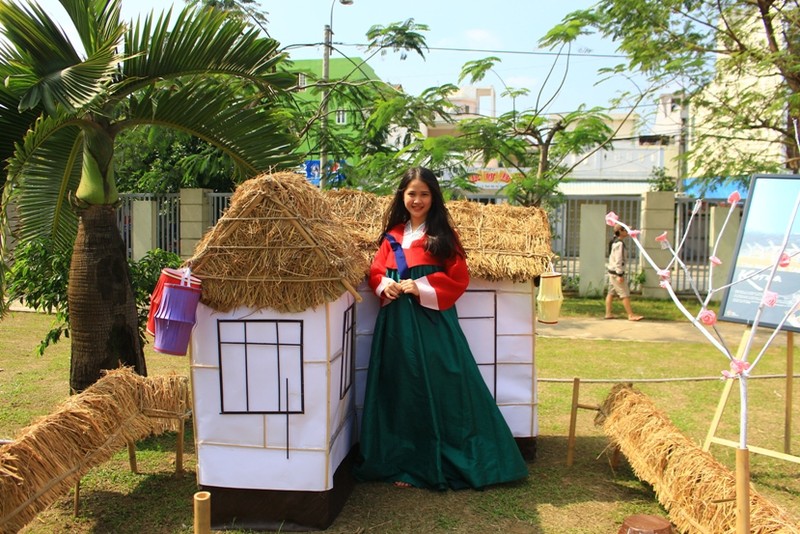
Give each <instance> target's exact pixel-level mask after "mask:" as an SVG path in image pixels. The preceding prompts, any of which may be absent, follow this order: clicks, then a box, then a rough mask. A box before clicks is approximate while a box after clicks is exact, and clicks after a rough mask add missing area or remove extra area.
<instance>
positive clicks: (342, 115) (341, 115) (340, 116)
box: [336, 109, 347, 124]
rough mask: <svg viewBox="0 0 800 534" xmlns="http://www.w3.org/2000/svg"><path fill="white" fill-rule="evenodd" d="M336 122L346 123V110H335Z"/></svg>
mask: <svg viewBox="0 0 800 534" xmlns="http://www.w3.org/2000/svg"><path fill="white" fill-rule="evenodd" d="M336 124H347V110H345V109H337V110H336Z"/></svg>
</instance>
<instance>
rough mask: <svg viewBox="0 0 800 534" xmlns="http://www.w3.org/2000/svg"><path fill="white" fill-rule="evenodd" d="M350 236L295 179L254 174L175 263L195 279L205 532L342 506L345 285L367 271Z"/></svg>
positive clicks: (292, 521) (349, 315)
mask: <svg viewBox="0 0 800 534" xmlns="http://www.w3.org/2000/svg"><path fill="white" fill-rule="evenodd" d="M353 238H354V236H351V235H350V233H349V230H348V229H347V228H343V227H342V226H341V225H340V224H338V223H337V222H336V221H335V218H334V216H333V215H332V210H331V207H330V205H329V201H328V200H327V199H326V198H325V197H323V196H322V195H321V194H320V193H319V191H318V190H317V189H315V188H314V187H312V186H311V185H310V184H308V182H307V181H306V180H305V179H304V178H302V177H298V176H297V175H295V174H292V173H281V174H272V175H262V176H260V177H257V178H254V179H252V180H249V181H247V182H246V183H244V184H242V185H241V186H239V187H238V188H237V190H236V192H235V194H234V195H233V198H232V199H231V205H230V207H229V208H228V210H227V211H226V213H225V214H224V216H223V217H222V218H221V219H220V220H219V221H218V222H217V224H216V225H215V226H214V228H213V229H212V230H211V231H209V233H208V234H207V235H206V236H205V237H204V239H203V240H202V241H201V242H200V243H199V244H198V245H197V248H196V250H195V254H194V256H193V257H192V258H191V259H190V260H189V262H188V263H189V264H190V265H191V267H192V271H193V273H194V274H196V275H197V276H198V277H200V278H201V279H202V281H203V294H202V299H201V303H200V305H199V306H198V310H197V322H196V326H195V328H194V331H193V334H192V340H191V375H192V384H193V398H194V422H195V438H196V441H197V460H198V462H197V463H198V468H197V477H198V483H199V485H200V486H201V488H202V489H205V490H208V491H211V494H212V498H211V503H212V504H211V520H212V525H213V526H215V527H218V526H227V525H233V524H235V525H236V527H237V528H248V527H249V528H256V529H262V528H278V527H280V528H283V529H284V530H285V529H287V528H291V527H292V526H293V525H296V526H299V527H316V528H325V527H327V526H328V525H329V524H330V523H331V522H332V521H333V519H334V518H335V516H336V515H337V514H338V512H339V510H340V509H341V506H342V505H343V504H344V500H345V499H346V497H347V495H348V493H349V488H350V487H351V486H350V484H349V483H348V481H347V475H348V472H347V471H348V470H347V469H346V468H342V469H339V468H340V467H342V463H343V461H344V460H345V458H346V457H347V455H348V453H349V452H350V451H351V448H352V447H353V445H354V443H355V442H356V433H355V403H354V394H353V390H354V388H353V387H352V383H353V370H354V356H355V352H354V332H355V302H356V300H357V299H358V298H359V296H358V293H357V292H356V290H355V289H354V287H355V286H357V285H358V284H359V282H360V281H361V280H362V278H363V276H364V271H365V269H366V268H367V265H366V263H365V260H364V259H363V257H362V256H361V255H360V254H358V252H357V251H355V250H354V249H353V247H352V239H353ZM337 470H339V474H336V473H337ZM335 474H336V475H335ZM343 477H344V478H343Z"/></svg>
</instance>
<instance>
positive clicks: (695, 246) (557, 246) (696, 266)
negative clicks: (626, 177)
mask: <svg viewBox="0 0 800 534" xmlns="http://www.w3.org/2000/svg"><path fill="white" fill-rule="evenodd" d="M695 202H696V201H695V199H693V198H678V199H676V200H675V233H674V234H673V236H670V238H671V240H672V241H674V236H685V242H684V243H683V246H682V247H681V251H680V254H679V258H680V260H681V262H682V263H683V265H684V266H685V269H684V268H679V267H677V266H676V268H674V269H673V273H672V278H671V280H672V285H673V288H674V289H675V291H676V292H677V293H690V292H692V291H694V290H695V289H696V290H697V291H698V292H700V293H701V294H702V293H705V292H706V291H707V290H708V287H709V283H710V280H709V262H708V258H709V239H710V237H709V236H710V232H711V227H710V206H711V205H712V204H711V203H707V202H704V203H702V204H701V206H700V209H699V211H698V212H697V213H696V214H695V216H694V218H693V219H692V220H691V224H689V220H690V218H691V214H692V210H693V209H694V206H695ZM584 204H605V205H606V210H607V211H613V212H614V213H616V214H617V215H619V218H620V220H623V221H625V222H626V223H627V224H629V225H630V226H631V227H633V228H639V227H641V211H642V199H641V198H640V197H630V196H627V197H625V196H619V197H613V196H612V197H596V196H592V197H577V196H576V197H568V198H567V201H566V202H565V203H564V204H562V205H561V206H560V207H559V208H558V210H557V211H556V212H555V213H554V214H551V225H552V230H553V252H554V253H556V254H557V255H558V256H559V259H558V263H557V270H558V271H559V272H561V273H563V275H564V276H563V278H562V279H563V280H564V286H565V289H577V288H578V285H579V281H580V224H581V221H580V217H581V206H582V205H584ZM598 224H603V221H598ZM611 237H612V229H611V227H608V228H607V231H606V240H607V241H610V240H611ZM677 245H678V243H675V244H674V246H677ZM626 249H627V251H628V255H629V257H628V262H627V263H628V272H629V273H632V274H634V275H635V274H637V273H639V272H640V271H641V267H642V265H641V260H640V257H639V250H638V249H637V248H636V247H633V246H629V247H626ZM630 286H631V289H633V290H637V289H639V284H638V281H637V280H636V277H635V276H634V277H632V278H631V280H630Z"/></svg>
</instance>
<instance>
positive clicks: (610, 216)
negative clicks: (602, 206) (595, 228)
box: [606, 211, 619, 226]
mask: <svg viewBox="0 0 800 534" xmlns="http://www.w3.org/2000/svg"><path fill="white" fill-rule="evenodd" d="M618 222H619V215H617V214H616V213H614V212H613V211H609V212H608V213H606V224H607V225H609V226H614V225H615V224H617V223H618Z"/></svg>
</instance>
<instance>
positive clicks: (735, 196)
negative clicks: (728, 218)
mask: <svg viewBox="0 0 800 534" xmlns="http://www.w3.org/2000/svg"><path fill="white" fill-rule="evenodd" d="M741 199H742V195H740V194H739V192H738V191H734V192H733V193H731V194H730V195H728V204H730V205H731V206H733V205H735V204H736V203H737V202H739V201H740V200H741Z"/></svg>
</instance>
